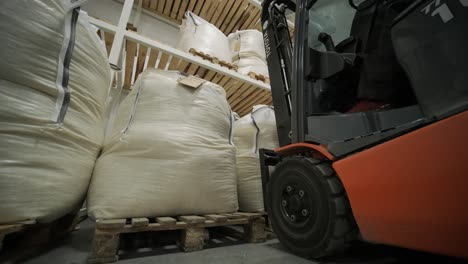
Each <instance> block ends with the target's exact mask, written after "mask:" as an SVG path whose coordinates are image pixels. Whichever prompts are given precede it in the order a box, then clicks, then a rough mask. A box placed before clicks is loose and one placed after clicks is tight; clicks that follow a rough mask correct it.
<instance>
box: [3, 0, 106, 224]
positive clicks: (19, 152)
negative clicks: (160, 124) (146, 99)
mask: <svg viewBox="0 0 468 264" xmlns="http://www.w3.org/2000/svg"><path fill="white" fill-rule="evenodd" d="M79 3H80V1H74V2H73V4H71V1H58V0H57V1H45V2H44V1H40V0H15V1H0V58H1V59H2V61H1V63H0V150H1V153H0V200H1V203H0V223H9V222H17V221H23V220H37V221H38V222H49V221H53V220H55V219H57V218H59V217H61V216H63V215H65V214H67V213H69V212H70V211H72V210H74V209H75V208H78V209H79V207H80V206H81V204H82V203H83V199H84V197H85V195H86V192H87V189H88V184H89V181H90V178H91V173H92V171H93V167H94V163H95V160H96V157H97V155H98V152H99V151H100V148H101V144H102V140H103V133H104V128H103V127H104V121H103V118H104V117H103V113H104V104H105V100H106V97H107V92H108V89H109V86H110V68H109V62H108V60H107V55H106V52H105V50H103V47H102V46H101V44H100V42H99V41H100V40H99V39H98V37H97V34H96V32H95V30H94V29H92V28H91V26H90V24H89V22H88V17H87V14H86V13H84V12H81V13H78V11H77V10H73V8H74V7H76V6H77V5H78V4H79ZM74 12H75V14H73V13H74ZM76 19H77V21H76ZM75 21H76V23H75ZM72 46H73V51H71V47H72ZM70 55H71V57H70ZM69 59H70V60H69ZM67 60H69V62H70V64H69V65H68V63H67V62H66V61H67ZM67 81H68V82H67ZM67 91H69V92H70V93H69V95H67ZM68 96H69V97H68ZM68 99H69V101H68Z"/></svg>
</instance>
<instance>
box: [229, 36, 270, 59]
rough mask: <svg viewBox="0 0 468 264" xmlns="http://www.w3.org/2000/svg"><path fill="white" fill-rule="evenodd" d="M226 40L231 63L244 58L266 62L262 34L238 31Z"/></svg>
mask: <svg viewBox="0 0 468 264" xmlns="http://www.w3.org/2000/svg"><path fill="white" fill-rule="evenodd" d="M228 40H229V48H230V50H231V52H232V60H233V61H237V60H239V59H241V58H245V57H257V58H259V59H261V60H263V61H266V55H265V46H264V44H263V34H262V32H260V31H258V30H255V29H248V30H238V31H236V32H234V33H231V34H229V36H228Z"/></svg>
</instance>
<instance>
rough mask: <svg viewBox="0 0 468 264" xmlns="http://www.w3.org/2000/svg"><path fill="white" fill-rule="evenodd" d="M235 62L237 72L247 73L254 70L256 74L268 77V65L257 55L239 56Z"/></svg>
mask: <svg viewBox="0 0 468 264" xmlns="http://www.w3.org/2000/svg"><path fill="white" fill-rule="evenodd" d="M235 64H236V65H237V66H238V67H239V68H238V69H237V72H239V73H241V74H245V75H248V74H249V72H254V73H256V74H261V75H263V76H266V77H268V76H269V74H268V65H267V64H266V63H265V62H264V61H263V60H261V59H259V58H257V57H246V58H241V59H240V60H238V61H237V62H235Z"/></svg>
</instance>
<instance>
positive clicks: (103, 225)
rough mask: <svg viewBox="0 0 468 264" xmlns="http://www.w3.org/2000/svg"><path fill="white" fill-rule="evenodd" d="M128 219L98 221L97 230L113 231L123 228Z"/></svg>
mask: <svg viewBox="0 0 468 264" xmlns="http://www.w3.org/2000/svg"><path fill="white" fill-rule="evenodd" d="M125 222H127V220H126V219H110V220H98V221H96V228H99V229H112V228H123V227H124V226H125Z"/></svg>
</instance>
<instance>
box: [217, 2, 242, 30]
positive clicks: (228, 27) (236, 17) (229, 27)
mask: <svg viewBox="0 0 468 264" xmlns="http://www.w3.org/2000/svg"><path fill="white" fill-rule="evenodd" d="M248 5H249V2H248V1H245V0H244V1H242V4H241V5H240V6H239V8H238V9H237V12H236V13H235V14H234V16H233V17H232V19H231V21H230V22H229V25H226V24H225V25H223V27H224V30H221V31H223V32H224V33H225V34H229V33H231V32H232V29H233V27H234V25H236V24H237V23H238V22H239V18H240V17H241V16H242V15H243V14H244V12H245V10H246V9H247V6H248Z"/></svg>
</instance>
